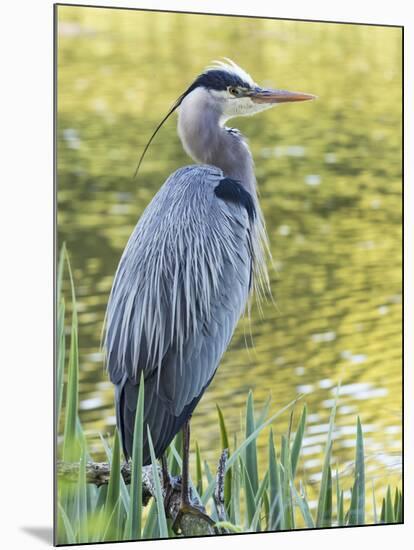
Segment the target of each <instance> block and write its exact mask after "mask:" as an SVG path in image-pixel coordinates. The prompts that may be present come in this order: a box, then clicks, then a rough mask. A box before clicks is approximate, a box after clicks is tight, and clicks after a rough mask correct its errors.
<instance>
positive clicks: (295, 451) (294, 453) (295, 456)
mask: <svg viewBox="0 0 414 550" xmlns="http://www.w3.org/2000/svg"><path fill="white" fill-rule="evenodd" d="M305 426H306V405H305V406H304V407H303V411H302V415H301V418H300V421H299V426H298V429H297V430H296V434H295V439H294V440H293V444H292V449H291V451H290V461H291V465H292V478H293V479H295V475H296V468H297V465H298V461H299V456H300V451H301V449H302V441H303V435H304V433H305Z"/></svg>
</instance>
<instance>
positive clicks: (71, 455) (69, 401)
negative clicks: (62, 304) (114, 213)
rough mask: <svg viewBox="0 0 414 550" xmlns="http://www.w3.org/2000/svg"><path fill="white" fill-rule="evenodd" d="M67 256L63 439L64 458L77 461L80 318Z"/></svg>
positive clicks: (78, 449) (78, 451) (68, 460)
mask: <svg viewBox="0 0 414 550" xmlns="http://www.w3.org/2000/svg"><path fill="white" fill-rule="evenodd" d="M66 258H67V266H68V271H69V278H70V285H71V290H72V326H71V341H70V352H69V368H68V381H67V387H66V408H65V428H64V440H63V460H65V461H67V462H76V461H77V460H78V459H79V456H80V448H79V445H78V442H77V437H76V435H77V420H78V392H79V387H78V386H79V382H78V378H79V350H78V318H77V311H76V294H75V285H74V282H73V277H72V269H71V266H70V262H69V257H68V256H66Z"/></svg>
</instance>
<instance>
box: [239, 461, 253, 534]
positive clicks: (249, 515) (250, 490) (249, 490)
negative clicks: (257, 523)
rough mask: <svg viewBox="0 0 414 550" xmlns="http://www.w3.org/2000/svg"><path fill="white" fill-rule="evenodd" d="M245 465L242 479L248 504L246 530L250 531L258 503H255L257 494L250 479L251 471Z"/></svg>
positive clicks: (244, 464)
mask: <svg viewBox="0 0 414 550" xmlns="http://www.w3.org/2000/svg"><path fill="white" fill-rule="evenodd" d="M242 465H243V477H242V488H243V490H244V499H245V503H246V522H245V528H246V530H248V529H249V528H250V525H251V524H252V521H253V518H254V514H255V512H256V502H255V498H254V497H255V493H254V491H253V487H252V483H251V481H250V477H249V471H248V469H247V467H246V463H242Z"/></svg>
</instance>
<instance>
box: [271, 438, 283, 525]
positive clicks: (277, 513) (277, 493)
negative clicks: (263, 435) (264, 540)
mask: <svg viewBox="0 0 414 550" xmlns="http://www.w3.org/2000/svg"><path fill="white" fill-rule="evenodd" d="M284 528H285V519H284V506H283V497H282V483H281V479H280V467H279V461H278V459H277V454H276V451H275V446H274V442H273V431H272V429H270V431H269V530H270V531H278V530H280V529H284Z"/></svg>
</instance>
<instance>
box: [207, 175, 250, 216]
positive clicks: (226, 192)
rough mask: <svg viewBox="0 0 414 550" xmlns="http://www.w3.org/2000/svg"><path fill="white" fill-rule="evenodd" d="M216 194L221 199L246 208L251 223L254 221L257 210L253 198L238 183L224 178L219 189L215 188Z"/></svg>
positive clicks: (218, 186)
mask: <svg viewBox="0 0 414 550" xmlns="http://www.w3.org/2000/svg"><path fill="white" fill-rule="evenodd" d="M214 193H215V194H216V196H217V197H218V198H219V199H222V200H224V201H228V202H233V203H235V204H240V205H242V206H244V208H245V209H246V211H247V214H248V216H249V219H250V221H253V220H254V218H255V216H256V209H255V206H254V201H253V197H252V196H251V194H250V193H249V192H248V191H246V190H245V189H244V187H243V186H242V185H241V184H240V183H239V182H238V181H236V180H233V179H231V178H223V179H222V180H220V183H219V184H218V185H217V187H215V188H214Z"/></svg>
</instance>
